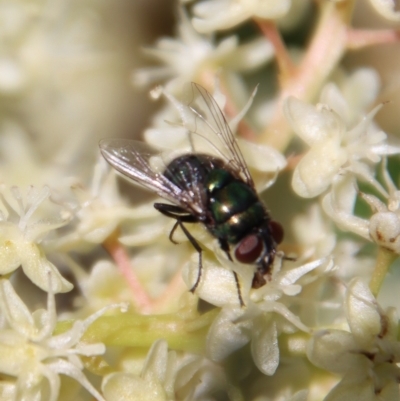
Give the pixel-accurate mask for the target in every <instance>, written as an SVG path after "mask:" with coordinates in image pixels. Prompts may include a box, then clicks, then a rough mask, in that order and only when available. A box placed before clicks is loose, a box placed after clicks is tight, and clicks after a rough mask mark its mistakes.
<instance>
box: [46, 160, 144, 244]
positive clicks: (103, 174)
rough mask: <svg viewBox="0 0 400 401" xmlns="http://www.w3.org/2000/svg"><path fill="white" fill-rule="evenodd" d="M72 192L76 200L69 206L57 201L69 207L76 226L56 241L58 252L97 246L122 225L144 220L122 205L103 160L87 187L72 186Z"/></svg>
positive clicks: (116, 186)
mask: <svg viewBox="0 0 400 401" xmlns="http://www.w3.org/2000/svg"><path fill="white" fill-rule="evenodd" d="M72 191H73V195H74V196H75V199H73V200H70V201H68V203H67V202H66V201H65V200H63V199H60V203H62V204H65V206H68V207H69V209H70V210H71V213H73V214H74V215H75V217H76V219H75V220H74V221H73V223H75V224H73V225H72V224H71V226H70V229H69V232H68V233H67V234H65V235H64V236H63V237H61V238H60V239H59V240H57V241H56V242H55V245H54V247H55V248H57V249H62V250H70V249H71V248H74V247H75V249H78V247H79V246H82V245H83V246H87V244H88V243H91V244H100V243H102V242H103V241H104V240H105V239H106V238H107V237H108V236H110V234H112V233H113V232H114V231H115V230H116V229H117V228H118V227H120V225H121V224H122V223H124V222H127V221H131V220H135V219H136V220H137V219H141V218H143V217H144V215H143V212H140V211H137V210H135V209H134V208H132V207H127V206H125V203H124V202H123V200H122V198H121V196H120V193H119V189H118V185H117V175H116V173H115V171H113V170H110V169H109V168H108V165H107V163H106V162H105V160H104V159H103V158H102V157H101V158H100V159H99V160H98V162H97V164H96V166H95V168H94V173H93V179H92V182H91V184H90V187H89V188H85V187H83V186H82V184H80V183H75V184H74V185H73V186H72Z"/></svg>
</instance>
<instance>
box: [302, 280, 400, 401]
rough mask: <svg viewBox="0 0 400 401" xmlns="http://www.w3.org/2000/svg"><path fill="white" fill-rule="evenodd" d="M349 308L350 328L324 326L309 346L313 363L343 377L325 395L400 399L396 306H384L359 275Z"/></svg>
mask: <svg viewBox="0 0 400 401" xmlns="http://www.w3.org/2000/svg"><path fill="white" fill-rule="evenodd" d="M345 312H346V317H347V322H348V326H349V329H350V331H344V330H337V329H328V330H322V331H319V332H317V333H316V334H315V335H314V336H313V338H312V340H311V341H310V343H309V346H308V351H307V354H308V357H309V359H310V361H311V362H312V363H314V364H315V365H317V366H319V367H320V368H323V369H326V370H328V371H331V372H334V373H336V374H339V375H341V376H342V377H343V378H342V380H341V381H340V382H339V383H338V384H337V385H336V386H335V387H334V388H333V389H332V390H331V391H330V393H329V394H328V395H327V396H326V397H325V398H324V400H325V401H328V400H329V401H342V400H344V399H348V400H352V401H376V400H378V399H379V400H387V401H391V400H397V399H398V398H399V396H400V393H399V385H398V381H399V377H400V368H399V367H398V363H399V362H400V343H399V342H398V341H397V326H398V317H397V313H396V311H395V309H394V308H389V309H388V310H387V311H386V312H383V311H382V309H381V308H380V307H379V305H378V304H377V302H376V300H375V299H374V297H373V296H372V294H371V292H370V291H369V289H368V287H367V286H366V285H365V284H364V283H363V282H361V281H360V280H358V279H354V280H353V282H352V283H351V284H350V285H349V288H348V291H347V296H346V300H345Z"/></svg>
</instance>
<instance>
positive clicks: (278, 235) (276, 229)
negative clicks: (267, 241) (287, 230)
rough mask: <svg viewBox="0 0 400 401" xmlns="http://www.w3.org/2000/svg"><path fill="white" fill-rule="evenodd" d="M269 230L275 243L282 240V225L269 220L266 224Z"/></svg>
mask: <svg viewBox="0 0 400 401" xmlns="http://www.w3.org/2000/svg"><path fill="white" fill-rule="evenodd" d="M268 227H269V230H270V231H271V236H272V238H273V239H274V240H275V242H276V243H277V244H280V243H281V242H282V241H283V234H284V231H283V227H282V226H281V225H280V224H279V223H278V222H277V221H274V220H271V221H270V222H269V224H268Z"/></svg>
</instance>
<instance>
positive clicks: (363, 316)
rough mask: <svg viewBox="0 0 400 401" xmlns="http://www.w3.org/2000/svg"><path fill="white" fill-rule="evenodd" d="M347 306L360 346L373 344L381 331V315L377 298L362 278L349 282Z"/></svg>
mask: <svg viewBox="0 0 400 401" xmlns="http://www.w3.org/2000/svg"><path fill="white" fill-rule="evenodd" d="M345 307H346V316H347V321H348V324H349V326H350V329H351V332H352V334H353V336H354V338H355V340H356V341H357V344H358V346H359V347H360V348H362V347H368V346H371V344H372V343H373V341H374V340H375V338H376V336H377V335H378V334H379V333H380V331H381V316H380V314H379V312H378V306H377V304H376V300H375V298H374V297H373V295H372V294H371V291H370V290H369V288H368V286H367V285H366V284H365V283H363V282H362V281H361V280H360V279H354V280H353V281H352V282H351V283H350V284H349V288H348V291H347V296H346V300H345Z"/></svg>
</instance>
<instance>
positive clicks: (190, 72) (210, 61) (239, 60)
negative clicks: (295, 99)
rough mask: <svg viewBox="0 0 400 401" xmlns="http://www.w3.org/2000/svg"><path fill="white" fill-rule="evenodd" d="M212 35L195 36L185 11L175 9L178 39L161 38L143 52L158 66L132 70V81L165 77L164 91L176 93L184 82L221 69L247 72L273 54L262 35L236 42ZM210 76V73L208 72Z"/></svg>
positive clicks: (142, 83) (143, 82)
mask: <svg viewBox="0 0 400 401" xmlns="http://www.w3.org/2000/svg"><path fill="white" fill-rule="evenodd" d="M213 42H214V41H213V40H212V38H210V37H207V36H202V35H199V34H198V33H197V32H196V31H195V30H194V29H193V27H192V25H191V23H190V21H189V19H188V17H187V15H186V13H185V12H184V11H183V10H180V12H179V25H178V38H162V39H160V40H159V41H158V42H157V46H156V47H155V48H147V49H145V52H146V53H147V54H148V55H150V56H152V57H154V58H156V59H158V60H160V61H161V62H162V63H163V65H162V66H160V67H149V68H143V69H140V70H138V71H135V72H134V73H133V75H132V79H133V82H134V84H136V85H148V84H151V83H154V82H160V81H165V80H167V83H166V84H165V88H166V90H168V91H169V92H171V93H174V94H177V93H179V92H180V91H181V89H182V86H183V85H184V84H185V83H186V82H190V81H196V82H202V81H204V80H205V79H206V78H207V77H206V76H207V74H210V73H215V72H216V71H218V70H220V69H222V74H223V72H224V71H248V70H251V69H254V68H257V67H259V66H261V65H262V64H264V63H266V62H267V61H269V60H270V59H271V58H272V56H273V49H272V46H271V44H270V43H269V42H268V41H267V40H266V39H264V38H258V39H255V40H253V41H251V42H249V43H247V44H244V45H239V40H238V38H237V37H236V36H230V37H228V38H225V39H223V40H222V41H220V42H219V43H218V44H217V45H215V44H214V43H213ZM210 75H211V74H210Z"/></svg>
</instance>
